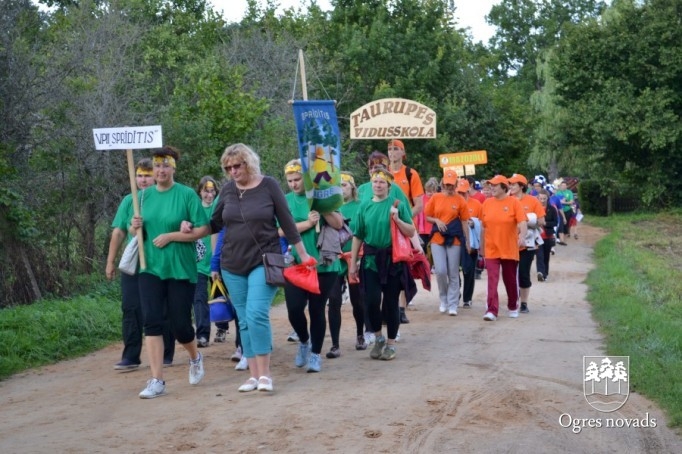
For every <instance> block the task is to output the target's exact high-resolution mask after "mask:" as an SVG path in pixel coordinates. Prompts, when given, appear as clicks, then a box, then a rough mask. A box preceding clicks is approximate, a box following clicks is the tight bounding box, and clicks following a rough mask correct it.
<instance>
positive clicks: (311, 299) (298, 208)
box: [284, 159, 343, 372]
mask: <svg viewBox="0 0 682 454" xmlns="http://www.w3.org/2000/svg"><path fill="white" fill-rule="evenodd" d="M284 175H285V177H286V180H287V184H288V185H289V189H291V192H289V193H288V194H287V195H286V200H287V204H288V205H289V210H290V211H291V214H292V216H293V217H294V221H295V222H296V229H297V230H298V232H299V233H300V234H301V240H302V241H303V244H304V245H305V250H306V251H307V252H308V254H310V256H311V257H314V258H315V260H317V263H318V264H317V277H318V280H319V283H320V294H319V295H317V294H314V293H310V292H308V291H306V290H303V289H301V288H299V287H296V286H294V285H292V284H290V283H288V282H287V283H286V285H285V286H284V297H285V298H286V304H287V312H288V314H289V323H291V326H292V327H293V328H294V331H296V334H297V335H298V338H299V342H300V343H299V346H298V352H297V353H296V359H295V360H294V364H295V365H296V367H303V366H306V368H307V370H308V372H320V370H321V368H322V359H321V357H320V353H321V352H322V343H323V342H324V335H325V331H326V329H327V320H326V318H325V314H324V311H325V306H326V304H327V298H329V294H330V292H331V290H332V288H333V287H334V285H336V281H337V280H338V277H339V272H340V271H341V263H340V260H339V259H338V257H337V258H336V259H335V260H333V261H331V263H324V261H323V260H322V259H321V258H320V252H319V250H318V249H317V239H318V229H317V228H316V227H317V226H318V224H319V223H325V224H327V225H329V226H330V227H333V228H335V229H340V228H341V227H342V226H343V217H342V216H341V214H340V213H339V212H338V211H333V212H330V213H318V212H317V211H314V210H310V205H309V204H308V199H307V197H306V194H305V188H304V187H303V168H302V166H301V161H300V160H299V159H294V160H292V161H289V163H288V164H287V165H286V166H285V167H284ZM294 258H295V259H296V261H297V263H300V260H299V258H298V256H297V254H296V253H294ZM306 306H308V313H309V315H310V331H309V330H308V320H307V319H306V316H305V308H306Z"/></svg>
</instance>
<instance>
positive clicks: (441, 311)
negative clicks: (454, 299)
mask: <svg viewBox="0 0 682 454" xmlns="http://www.w3.org/2000/svg"><path fill="white" fill-rule="evenodd" d="M438 310H439V311H440V313H441V314H444V313H446V312H447V310H448V307H447V306H446V305H445V303H440V307H439V308H438Z"/></svg>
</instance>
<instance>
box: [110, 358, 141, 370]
mask: <svg viewBox="0 0 682 454" xmlns="http://www.w3.org/2000/svg"><path fill="white" fill-rule="evenodd" d="M139 367H140V363H134V362H132V361H130V360H129V359H122V360H121V361H119V362H118V363H116V364H114V370H128V371H130V370H135V369H137V368H139Z"/></svg>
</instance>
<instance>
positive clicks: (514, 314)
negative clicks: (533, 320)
mask: <svg viewBox="0 0 682 454" xmlns="http://www.w3.org/2000/svg"><path fill="white" fill-rule="evenodd" d="M509 318H519V310H518V309H515V310H513V311H509Z"/></svg>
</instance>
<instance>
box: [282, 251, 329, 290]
mask: <svg viewBox="0 0 682 454" xmlns="http://www.w3.org/2000/svg"><path fill="white" fill-rule="evenodd" d="M316 264H317V261H316V260H315V259H314V258H312V257H311V258H310V260H309V261H308V262H306V263H301V264H300V265H293V266H290V267H288V268H284V271H283V273H282V274H284V279H286V280H287V282H289V283H290V284H292V285H295V286H296V287H298V288H302V289H303V290H305V291H307V292H310V293H314V294H316V295H319V294H320V281H319V279H318V278H317V268H316V267H315V265H316Z"/></svg>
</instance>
